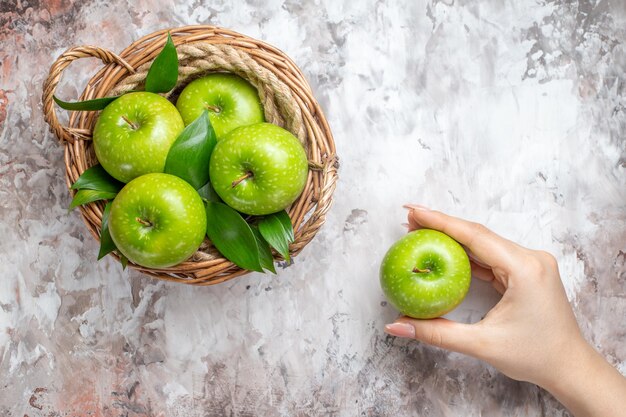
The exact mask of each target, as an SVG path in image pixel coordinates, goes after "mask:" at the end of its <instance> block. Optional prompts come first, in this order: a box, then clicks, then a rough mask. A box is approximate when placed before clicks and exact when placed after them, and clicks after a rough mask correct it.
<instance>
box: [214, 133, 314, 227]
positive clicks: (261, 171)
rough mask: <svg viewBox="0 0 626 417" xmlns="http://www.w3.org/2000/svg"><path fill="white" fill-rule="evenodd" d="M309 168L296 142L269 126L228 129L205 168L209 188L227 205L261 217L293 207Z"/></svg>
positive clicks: (290, 136)
mask: <svg viewBox="0 0 626 417" xmlns="http://www.w3.org/2000/svg"><path fill="white" fill-rule="evenodd" d="M308 171H309V165H308V161H307V156H306V153H305V151H304V148H303V147H302V145H301V144H300V141H299V140H298V139H297V138H296V137H295V136H294V135H292V134H291V133H290V132H288V131H287V130H285V129H283V128H281V127H278V126H276V125H273V124H271V123H257V124H255V125H250V126H244V127H240V128H238V129H235V130H233V131H232V132H230V133H229V134H228V135H226V136H225V137H224V138H223V139H222V140H220V141H218V142H217V145H215V149H214V150H213V154H212V155H211V160H210V163H209V175H210V177H211V184H212V185H213V188H214V189H215V191H216V192H217V194H218V195H219V196H220V197H221V198H222V200H224V202H225V203H226V204H228V205H229V206H231V207H232V208H234V209H235V210H237V211H240V212H241V213H245V214H251V215H256V216H262V215H265V214H270V213H275V212H277V211H280V210H282V209H284V208H286V207H288V206H289V205H290V204H291V203H293V202H294V201H295V200H296V199H297V198H298V196H299V195H300V194H301V193H302V190H303V189H304V185H305V184H306V180H307V176H308Z"/></svg>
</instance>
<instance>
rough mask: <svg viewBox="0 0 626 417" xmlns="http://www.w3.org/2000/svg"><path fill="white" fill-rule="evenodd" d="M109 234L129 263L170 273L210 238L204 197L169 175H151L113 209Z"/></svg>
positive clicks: (124, 192) (127, 187) (135, 184)
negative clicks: (166, 269) (171, 268)
mask: <svg viewBox="0 0 626 417" xmlns="http://www.w3.org/2000/svg"><path fill="white" fill-rule="evenodd" d="M109 232H110V233H111V238H112V239H113V242H114V243H115V246H117V248H118V249H119V250H120V252H122V254H123V255H124V256H125V257H127V258H128V259H129V260H130V261H132V262H134V263H136V264H138V265H142V266H145V267H149V268H166V267H168V266H172V265H176V264H178V263H180V262H182V261H184V260H186V259H187V258H189V257H190V256H191V255H192V254H193V253H194V252H195V251H196V250H197V249H198V247H199V246H200V244H201V243H202V241H203V240H204V235H205V234H206V212H205V210H204V203H203V202H202V199H201V198H200V195H199V194H198V192H197V191H196V190H194V189H193V187H192V186H191V185H189V184H188V183H187V182H185V181H184V180H182V179H180V178H178V177H175V176H173V175H170V174H161V173H157V174H146V175H142V176H141V177H137V178H135V179H134V180H132V181H131V182H129V183H128V184H126V185H125V186H124V188H122V190H121V191H120V192H119V193H118V194H117V196H116V197H115V199H114V200H113V203H112V204H111V211H110V214H109Z"/></svg>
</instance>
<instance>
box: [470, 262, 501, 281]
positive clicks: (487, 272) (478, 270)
mask: <svg viewBox="0 0 626 417" xmlns="http://www.w3.org/2000/svg"><path fill="white" fill-rule="evenodd" d="M470 267H471V268H472V276H475V277H476V278H478V279H481V280H483V281H493V280H494V279H495V276H494V275H493V271H492V270H491V268H485V267H484V266H482V265H478V264H477V263H476V262H474V261H472V260H470Z"/></svg>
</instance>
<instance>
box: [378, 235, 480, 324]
mask: <svg viewBox="0 0 626 417" xmlns="http://www.w3.org/2000/svg"><path fill="white" fill-rule="evenodd" d="M470 281H471V269H470V262H469V258H468V257H467V253H465V250H464V249H463V247H462V246H461V245H460V244H459V243H457V242H456V241H455V240H454V239H452V238H451V237H449V236H448V235H446V234H444V233H441V232H438V231H436V230H430V229H420V230H415V231H413V232H410V233H408V234H407V235H406V236H404V237H403V238H402V239H400V240H398V241H397V242H396V243H395V244H393V245H392V246H391V248H390V249H389V251H388V252H387V254H386V255H385V257H384V259H383V262H382V264H381V266H380V285H381V287H382V289H383V292H384V293H385V296H386V297H387V299H388V300H389V302H390V303H391V304H392V305H393V306H394V307H395V308H396V309H398V310H399V311H400V312H401V313H402V314H404V315H407V316H410V317H413V318H417V319H431V318H435V317H439V316H442V315H444V314H446V313H448V312H449V311H452V310H453V309H454V308H455V307H457V306H458V305H459V304H460V303H461V301H463V299H464V298H465V295H466V294H467V291H468V289H469V285H470Z"/></svg>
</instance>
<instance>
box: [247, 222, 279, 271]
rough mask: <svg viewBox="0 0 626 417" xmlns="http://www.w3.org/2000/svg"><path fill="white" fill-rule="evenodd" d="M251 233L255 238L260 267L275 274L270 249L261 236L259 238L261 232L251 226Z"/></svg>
mask: <svg viewBox="0 0 626 417" xmlns="http://www.w3.org/2000/svg"><path fill="white" fill-rule="evenodd" d="M250 228H251V229H252V233H254V237H255V238H256V243H257V246H258V248H259V262H260V263H261V267H262V268H263V269H267V270H268V271H270V272H273V273H274V274H275V273H276V268H275V267H274V257H273V256H272V250H271V249H270V245H269V243H267V241H266V240H265V239H263V236H261V232H259V229H258V228H256V227H254V226H251V227H250Z"/></svg>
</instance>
